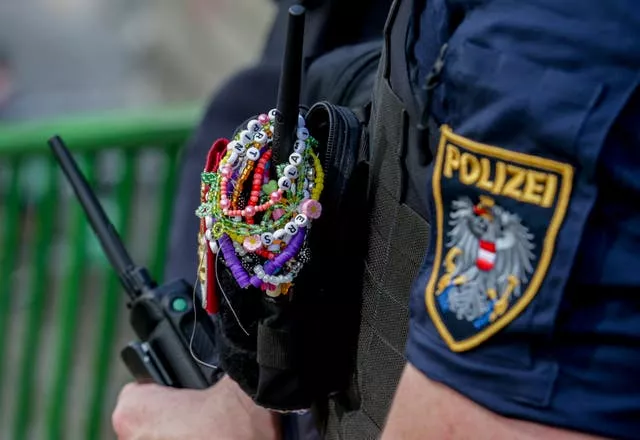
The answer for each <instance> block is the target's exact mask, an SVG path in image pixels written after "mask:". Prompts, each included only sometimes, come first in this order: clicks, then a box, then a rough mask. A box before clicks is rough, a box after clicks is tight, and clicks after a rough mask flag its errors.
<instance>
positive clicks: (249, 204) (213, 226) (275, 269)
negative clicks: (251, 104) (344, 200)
mask: <svg viewBox="0 0 640 440" xmlns="http://www.w3.org/2000/svg"><path fill="white" fill-rule="evenodd" d="M275 116H276V110H275V109H274V110H271V111H270V112H269V113H268V114H261V115H260V116H258V118H257V119H253V120H251V121H249V123H248V124H247V127H246V129H245V130H242V131H241V132H239V133H238V134H237V135H236V136H235V137H234V139H233V140H232V141H230V142H228V144H227V147H226V152H224V155H223V157H222V159H221V160H220V161H219V163H218V164H217V166H216V167H215V169H213V170H206V171H205V172H203V173H202V176H201V180H202V187H203V188H205V187H206V188H207V189H208V191H206V193H204V194H203V197H202V203H201V204H200V206H199V207H198V209H197V210H196V215H197V216H198V217H200V218H201V223H202V224H203V226H204V227H203V230H204V234H203V235H204V237H203V240H204V242H205V243H206V244H207V245H208V247H209V249H210V251H211V252H212V253H213V254H218V252H220V253H221V256H222V257H223V260H224V263H225V264H226V265H227V267H228V268H229V270H230V271H231V273H232V274H233V276H234V278H235V280H236V282H237V283H238V285H239V286H240V287H241V288H243V289H244V288H249V287H251V286H253V287H255V288H259V289H261V290H263V291H264V292H265V293H266V294H267V295H268V296H270V297H277V296H279V295H286V294H288V293H289V290H290V288H291V286H292V284H293V281H294V279H295V277H296V276H297V274H298V273H299V272H300V269H301V268H302V267H303V265H304V264H305V263H306V262H307V261H308V259H309V250H308V248H307V247H306V241H307V236H308V232H309V229H310V227H311V223H312V221H313V220H315V219H317V218H319V217H320V215H321V213H322V205H321V204H320V201H319V200H320V196H321V194H322V190H323V188H324V171H323V169H322V164H321V162H320V159H319V158H318V156H317V154H316V153H315V152H314V151H313V149H314V148H315V147H316V146H317V141H316V140H315V139H314V138H313V137H312V136H311V135H310V133H309V130H308V129H307V128H306V127H305V120H304V118H303V117H302V116H301V115H300V116H298V128H297V133H296V134H297V140H296V141H295V143H294V145H293V153H291V154H290V155H289V158H288V162H287V163H283V164H274V163H272V162H271V158H272V154H273V153H272V146H273V124H274V120H275Z"/></svg>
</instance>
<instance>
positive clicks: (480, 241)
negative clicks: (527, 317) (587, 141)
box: [426, 126, 573, 351]
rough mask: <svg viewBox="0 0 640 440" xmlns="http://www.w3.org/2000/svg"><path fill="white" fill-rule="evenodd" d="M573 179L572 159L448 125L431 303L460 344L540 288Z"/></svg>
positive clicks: (438, 321) (440, 161) (438, 173)
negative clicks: (487, 141)
mask: <svg viewBox="0 0 640 440" xmlns="http://www.w3.org/2000/svg"><path fill="white" fill-rule="evenodd" d="M572 179H573V168H572V167H571V166H570V165H568V164H565V163H560V162H556V161H553V160H549V159H545V158H542V157H537V156H532V155H528V154H523V153H518V152H514V151H510V150H505V149H503V148H498V147H494V146H490V145H484V144H480V143H478V142H474V141H472V140H469V139H466V138H464V137H461V136H458V135H456V134H454V133H453V132H452V131H451V129H450V128H449V127H446V126H444V127H442V134H441V138H440V144H439V147H438V154H437V158H436V162H435V165H434V172H433V181H432V184H433V197H434V202H435V215H436V231H437V239H436V243H435V246H436V247H435V256H434V264H433V272H432V274H431V277H430V279H429V282H428V283H427V288H426V303H427V309H428V311H429V314H430V316H431V319H432V320H433V322H434V323H435V326H436V327H437V329H438V332H439V333H440V335H441V336H442V338H443V339H444V340H445V341H446V342H447V344H448V345H449V347H450V348H451V349H452V350H454V351H465V350H469V349H471V348H474V347H476V346H477V345H478V344H480V343H482V342H483V341H485V340H486V339H487V338H489V337H491V336H492V335H493V334H495V333H496V332H497V331H499V330H500V329H502V328H503V327H505V326H506V325H507V324H509V322H511V321H513V320H514V319H515V318H516V317H517V316H518V314H519V313H520V312H522V310H523V309H524V308H525V307H526V306H527V305H528V304H529V303H530V302H531V300H532V299H533V298H534V296H535V295H536V294H537V293H538V290H539V289H540V286H541V284H542V282H543V280H544V277H545V275H546V272H547V269H548V267H549V263H550V261H551V257H552V255H553V252H554V246H555V241H556V237H557V235H558V231H559V229H560V226H561V224H562V221H563V219H564V216H565V212H566V210H567V205H568V203H569V199H570V195H571V184H572Z"/></svg>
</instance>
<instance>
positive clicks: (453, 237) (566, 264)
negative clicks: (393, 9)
mask: <svg viewBox="0 0 640 440" xmlns="http://www.w3.org/2000/svg"><path fill="white" fill-rule="evenodd" d="M418 17H419V19H418V20H417V21H416V22H415V23H413V25H414V27H416V28H418V29H419V32H418V35H419V38H418V41H417V43H416V44H415V45H414V46H409V48H410V50H412V51H413V54H414V55H415V58H416V63H417V67H418V70H419V71H420V72H421V75H420V77H424V75H426V74H427V72H428V71H429V70H430V69H431V66H432V65H433V64H434V63H435V61H436V58H437V57H438V54H439V53H440V49H441V47H442V46H443V45H444V44H446V45H447V46H446V51H445V52H444V57H443V61H444V64H443V67H442V70H441V72H440V75H439V83H438V85H437V86H436V87H435V89H434V90H433V93H432V94H431V100H430V108H429V112H430V116H431V118H432V120H433V121H435V123H436V124H437V125H438V126H441V127H442V128H441V131H440V134H439V139H438V142H437V143H435V144H434V145H432V146H431V147H432V153H433V156H434V159H433V161H432V162H431V164H430V165H429V167H428V168H427V170H428V171H427V173H426V176H427V178H426V181H425V182H424V184H425V185H427V187H426V188H424V192H425V194H427V197H426V211H427V213H428V218H429V219H430V222H431V225H432V228H431V233H430V244H429V249H428V251H427V256H426V258H425V260H424V264H423V267H422V269H421V271H420V275H419V277H418V279H417V280H416V282H415V284H414V288H413V291H412V296H411V322H410V330H409V340H408V345H407V356H408V360H409V362H410V363H412V364H413V365H415V366H416V367H417V368H418V369H419V370H421V371H422V372H423V373H424V374H425V375H427V376H428V377H430V378H432V379H434V380H436V381H439V382H442V383H444V384H446V385H447V386H449V387H451V388H453V389H455V390H457V391H459V392H460V393H462V394H464V395H466V396H467V397H468V398H470V399H472V400H473V401H475V402H477V403H479V404H480V405H482V406H484V407H486V408H489V409H491V410H493V411H495V412H497V413H500V414H502V415H505V416H509V417H515V418H519V419H525V420H531V421H534V422H537V423H542V424H547V425H554V426H559V427H564V428H567V429H573V430H578V431H584V432H589V433H593V434H599V435H604V436H612V437H616V438H640V381H639V380H638V375H639V373H640V296H639V295H638V294H639V293H640V203H639V202H640V129H639V128H638V125H637V121H638V118H639V117H640V91H638V80H639V78H640V44H639V42H640V3H638V2H637V1H634V0H610V1H608V2H585V1H578V0H567V1H561V2H558V1H555V0H535V1H527V2H522V1H517V0H494V1H491V0H485V1H481V0H475V1H463V0H449V1H446V0H429V1H427V2H426V6H425V7H424V8H423V10H422V12H421V14H420V15H419V16H418ZM424 148H426V147H424Z"/></svg>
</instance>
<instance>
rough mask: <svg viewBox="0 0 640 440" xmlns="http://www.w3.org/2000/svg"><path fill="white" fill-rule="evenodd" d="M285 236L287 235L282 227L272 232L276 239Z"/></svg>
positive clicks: (281, 238) (282, 238)
mask: <svg viewBox="0 0 640 440" xmlns="http://www.w3.org/2000/svg"><path fill="white" fill-rule="evenodd" d="M286 236H287V232H286V231H285V230H284V229H278V230H277V231H276V232H274V233H273V238H274V239H276V240H284V238H285V237H286Z"/></svg>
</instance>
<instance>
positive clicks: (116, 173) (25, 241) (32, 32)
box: [0, 0, 275, 440]
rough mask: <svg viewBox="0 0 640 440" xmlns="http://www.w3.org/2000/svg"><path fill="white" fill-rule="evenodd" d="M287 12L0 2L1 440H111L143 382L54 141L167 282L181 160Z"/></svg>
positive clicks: (49, 0) (260, 7) (230, 2)
mask: <svg viewBox="0 0 640 440" xmlns="http://www.w3.org/2000/svg"><path fill="white" fill-rule="evenodd" d="M274 12H275V9H274V5H273V4H272V1H271V0H181V1H175V0H0V439H3V440H5V439H6V440H24V439H64V440H73V439H82V440H85V439H112V438H114V435H113V433H112V431H111V428H110V423H109V418H110V413H111V410H112V408H113V406H114V403H115V398H116V396H117V393H118V391H119V389H120V387H121V386H122V384H124V383H125V382H127V381H129V380H130V377H129V374H128V373H127V371H126V370H125V369H124V368H123V366H122V364H121V362H120V360H119V350H120V348H121V347H123V346H124V345H125V344H126V342H127V341H128V340H130V339H132V338H133V334H132V332H131V331H130V329H129V327H128V323H127V321H126V319H127V314H126V311H125V306H124V304H125V296H124V294H123V293H122V291H121V289H120V287H119V285H118V281H117V280H116V279H115V278H114V277H113V275H112V274H111V271H110V268H109V266H108V265H107V262H106V259H105V258H104V256H103V255H102V251H101V249H100V248H99V247H98V244H97V241H96V240H95V239H94V238H93V236H92V234H91V232H90V231H89V229H88V227H87V226H86V222H85V220H84V216H83V214H82V213H81V211H80V210H79V208H78V207H77V203H76V202H75V199H73V197H72V195H71V193H70V190H69V188H68V187H67V186H66V183H65V182H64V180H63V179H62V176H61V173H60V172H59V171H58V169H57V167H56V166H55V164H54V163H53V162H52V160H51V157H50V153H49V150H48V147H47V145H46V139H47V138H48V137H49V136H51V135H53V134H54V133H59V134H60V135H62V136H63V138H65V139H66V141H67V143H68V145H69V147H70V148H71V149H72V150H73V151H74V154H75V156H76V157H77V159H78V160H79V161H80V163H81V165H82V167H83V169H84V171H85V173H87V175H88V176H89V179H90V181H91V183H92V184H93V186H94V187H95V188H96V191H97V192H98V194H99V196H100V198H101V200H102V201H103V203H104V204H105V207H106V208H107V211H108V213H109V215H110V216H111V217H112V219H113V221H114V223H115V224H116V226H117V228H118V229H119V231H120V232H121V234H122V235H123V237H124V239H125V240H126V243H127V245H128V246H129V249H130V252H131V254H132V256H133V257H134V259H135V260H136V261H137V262H139V263H141V264H144V265H148V266H149V267H150V268H151V270H152V273H153V275H154V276H155V277H156V278H158V279H162V271H163V263H164V260H165V257H166V252H167V246H166V245H167V244H168V243H167V241H168V228H169V224H170V216H169V214H170V210H171V205H172V202H173V198H172V194H173V190H174V189H175V185H176V179H177V170H178V166H177V164H178V161H179V157H180V148H181V146H182V145H184V142H185V140H186V139H187V138H188V136H189V135H190V133H191V131H192V130H193V128H194V127H195V125H196V124H197V123H198V119H199V117H200V116H201V112H202V110H203V106H204V103H205V102H206V100H207V98H208V97H209V96H210V95H211V93H212V92H213V91H215V90H216V88H217V87H219V86H220V84H221V82H222V81H223V80H224V79H225V78H227V77H228V76H229V75H231V74H232V73H233V72H235V71H237V70H238V69H240V68H242V67H245V66H246V65H248V64H250V63H251V62H252V61H254V60H255V59H256V57H257V56H258V54H259V53H260V51H261V49H262V44H263V40H264V38H265V34H266V32H267V30H268V27H269V25H270V23H271V20H272V18H273V14H274ZM220 135H221V136H225V135H228V134H225V133H221V134H220ZM203 160H204V158H203ZM196 221H197V219H196V217H195V216H194V222H196ZM194 240H196V237H194ZM194 258H196V256H195V255H194Z"/></svg>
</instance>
